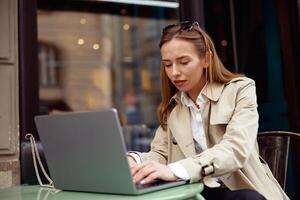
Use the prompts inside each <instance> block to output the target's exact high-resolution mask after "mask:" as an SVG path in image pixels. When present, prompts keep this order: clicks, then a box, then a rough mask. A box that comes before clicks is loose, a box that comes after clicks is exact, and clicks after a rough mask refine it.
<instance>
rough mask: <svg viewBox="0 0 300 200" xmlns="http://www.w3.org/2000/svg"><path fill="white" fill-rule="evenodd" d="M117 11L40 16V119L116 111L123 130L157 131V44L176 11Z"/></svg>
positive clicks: (58, 11) (130, 8) (44, 13)
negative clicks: (132, 127)
mask: <svg viewBox="0 0 300 200" xmlns="http://www.w3.org/2000/svg"><path fill="white" fill-rule="evenodd" d="M64 6H65V5H64ZM101 6H105V4H104V5H103V4H101ZM87 8H88V6H87ZM119 8H120V9H119V10H118V12H116V11H113V12H112V13H109V12H101V11H99V12H95V11H94V10H93V11H92V12H91V11H89V10H88V9H85V10H79V11H78V9H74V10H72V8H71V9H70V8H69V9H67V10H66V9H57V8H54V9H53V8H51V9H48V8H47V9H43V8H40V9H39V10H38V43H39V53H38V58H39V75H40V76H39V80H40V112H41V113H42V114H46V113H58V112H65V111H86V110H93V111H95V110H102V109H106V108H110V107H116V108H117V109H118V111H119V114H120V119H121V121H122V123H123V125H134V124H146V125H147V126H148V127H155V126H157V123H158V122H157V119H156V108H157V106H158V104H159V102H160V100H161V96H160V82H159V71H160V52H159V47H158V43H159V39H160V36H161V30H162V28H163V27H164V26H165V25H167V24H170V23H174V22H175V21H177V8H172V9H170V8H169V9H167V10H166V9H165V8H163V7H159V6H157V7H151V9H150V7H149V9H147V7H145V6H143V7H141V6H138V5H131V6H127V7H126V8H122V6H119ZM91 10H92V8H91ZM166 12H167V13H166Z"/></svg>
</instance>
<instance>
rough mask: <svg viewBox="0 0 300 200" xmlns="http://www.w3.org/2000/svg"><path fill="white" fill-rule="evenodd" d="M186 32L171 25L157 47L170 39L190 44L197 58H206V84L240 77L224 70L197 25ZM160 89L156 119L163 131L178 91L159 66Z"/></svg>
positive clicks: (224, 81)
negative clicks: (194, 49)
mask: <svg viewBox="0 0 300 200" xmlns="http://www.w3.org/2000/svg"><path fill="white" fill-rule="evenodd" d="M192 26H193V27H191V28H190V29H189V30H188V31H185V30H182V29H181V26H180V24H178V25H171V26H170V28H168V29H166V30H164V31H163V35H162V37H161V40H160V43H159V47H160V48H161V47H162V46H163V45H164V44H165V43H166V42H169V41H171V40H172V39H174V38H176V39H182V40H185V41H188V42H191V43H192V44H193V45H194V46H195V47H196V50H197V51H198V53H199V57H205V56H207V59H208V67H207V68H206V69H205V72H204V73H205V74H206V78H207V82H208V83H210V82H218V83H227V82H229V81H230V80H231V79H233V78H235V77H240V76H242V75H241V74H237V73H233V72H230V71H229V70H228V69H226V68H225V66H224V65H223V63H222V61H221V60H220V58H219V56H218V54H217V52H216V49H215V46H214V44H213V41H212V39H211V38H210V37H209V35H208V34H207V33H206V32H205V31H204V30H202V29H201V28H200V27H199V25H198V23H193V25H192ZM160 87H161V95H162V101H161V103H160V104H159V106H158V109H157V117H158V120H159V123H160V125H161V126H162V128H163V129H164V130H166V128H167V116H168V113H169V112H170V111H171V110H172V109H173V108H174V107H175V105H176V103H175V102H170V100H171V98H172V97H173V96H174V95H175V94H176V92H177V91H178V90H177V88H176V87H175V86H174V85H173V83H172V82H171V81H170V80H169V78H168V76H167V74H166V72H165V70H164V67H163V66H162V65H161V70H160Z"/></svg>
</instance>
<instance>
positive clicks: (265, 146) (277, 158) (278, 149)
mask: <svg viewBox="0 0 300 200" xmlns="http://www.w3.org/2000/svg"><path fill="white" fill-rule="evenodd" d="M291 139H296V140H299V141H300V134H299V133H293V132H288V131H264V132H259V133H258V137H257V140H258V145H259V152H260V156H261V157H262V158H263V159H264V160H265V161H266V162H267V163H268V165H269V167H270V169H271V171H272V173H273V174H274V176H275V178H276V179H277V181H278V182H279V184H280V185H281V187H282V188H283V189H285V182H286V175H287V165H288V156H289V148H290V141H291Z"/></svg>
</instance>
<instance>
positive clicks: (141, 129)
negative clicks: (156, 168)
mask: <svg viewBox="0 0 300 200" xmlns="http://www.w3.org/2000/svg"><path fill="white" fill-rule="evenodd" d="M0 5H1V7H0V8H1V12H0V21H1V24H2V27H3V28H2V29H1V31H0V33H1V35H0V36H1V37H0V44H2V47H0V92H1V94H2V95H3V96H2V97H1V98H0V102H1V104H0V138H1V141H0V172H1V170H2V171H3V172H7V171H9V170H11V171H12V173H11V175H9V174H4V175H3V176H0V183H1V180H2V179H3V184H4V181H7V179H9V180H8V182H9V183H7V184H8V185H9V184H15V183H18V181H20V180H21V179H20V176H21V175H22V173H20V172H19V171H20V166H21V165H22V162H25V161H24V160H22V159H21V160H20V159H19V156H20V155H22V148H21V151H20V150H19V149H20V146H21V145H22V143H25V142H26V141H25V139H24V136H25V134H26V133H28V132H31V133H33V134H34V135H35V137H36V138H37V139H38V134H37V132H36V129H35V126H34V122H33V116H35V115H38V114H51V113H61V112H69V111H83V110H84V111H86V110H102V109H106V108H110V107H115V108H117V109H118V111H119V116H120V119H121V122H122V125H123V128H124V134H125V139H126V142H127V148H128V150H140V151H146V150H148V149H149V143H150V141H151V139H152V137H153V134H154V131H155V128H156V127H157V125H158V121H157V119H156V108H157V106H158V104H159V102H160V100H161V96H160V83H159V71H160V52H159V48H158V42H159V39H160V37H161V30H162V28H163V27H164V26H166V25H168V24H172V23H176V22H178V21H184V20H197V21H198V22H199V23H200V25H201V26H202V27H203V28H204V29H205V30H206V31H207V32H208V33H209V35H210V36H211V37H212V39H213V40H214V42H215V46H216V49H217V51H218V53H219V56H220V57H221V59H222V61H223V63H224V64H225V66H226V67H227V68H228V69H230V70H232V71H235V72H240V73H244V74H245V75H246V76H248V77H250V78H252V79H254V80H255V82H256V89H257V95H258V104H259V114H260V121H259V131H265V130H287V131H293V132H298V133H300V117H299V114H300V109H299V106H300V80H299V78H298V77H297V76H299V75H300V73H299V66H298V63H299V57H300V56H299V55H300V54H299V53H300V52H299V50H300V41H299V38H300V37H299V36H300V34H299V33H300V32H299V31H300V18H299V11H300V0H289V1H284V0H244V1H238V0H189V1H184V0H178V1H176V0H173V1H172V0H168V1H160V0H62V1H53V0H26V1H25V0H12V1H9V0H0ZM297 152H298V153H297ZM299 152H300V147H299V145H297V143H296V144H294V145H293V148H291V150H290V157H289V170H288V178H287V187H286V191H287V193H288V194H289V196H290V197H291V198H292V199H296V196H297V195H298V196H297V197H298V198H300V197H299V195H300V194H299V193H298V192H299V189H300V188H297V187H296V184H295V181H296V180H295V179H294V177H299V176H300V174H299V172H298V171H299V170H296V169H298V168H299V167H300V160H299V159H298V158H297V155H299ZM7 166H8V167H7ZM5 169H8V170H5ZM21 171H22V170H21ZM24 173H26V172H24ZM1 177H2V179H1ZM3 177H4V178H3ZM10 177H11V179H10ZM0 185H1V184H0ZM4 185H5V184H4ZM297 189H298V190H297Z"/></svg>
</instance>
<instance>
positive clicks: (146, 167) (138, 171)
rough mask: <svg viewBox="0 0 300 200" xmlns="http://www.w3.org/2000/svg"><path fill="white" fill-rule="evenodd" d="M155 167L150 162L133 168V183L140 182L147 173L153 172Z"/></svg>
mask: <svg viewBox="0 0 300 200" xmlns="http://www.w3.org/2000/svg"><path fill="white" fill-rule="evenodd" d="M156 170H157V169H156V167H155V166H154V165H153V164H151V163H143V164H141V165H139V166H137V167H136V168H135V171H134V175H133V180H134V182H135V183H138V182H140V181H141V180H143V179H144V178H145V177H147V176H149V174H151V173H153V172H155V171H156Z"/></svg>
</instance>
